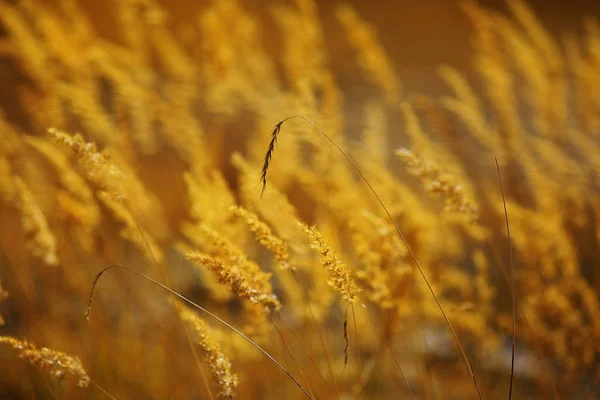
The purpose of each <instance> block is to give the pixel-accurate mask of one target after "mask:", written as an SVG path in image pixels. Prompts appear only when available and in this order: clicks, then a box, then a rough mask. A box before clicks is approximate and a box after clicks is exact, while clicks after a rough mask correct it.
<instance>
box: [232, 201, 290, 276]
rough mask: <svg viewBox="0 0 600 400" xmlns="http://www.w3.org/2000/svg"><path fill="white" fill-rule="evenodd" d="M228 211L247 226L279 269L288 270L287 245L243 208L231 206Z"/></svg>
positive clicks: (288, 256) (256, 217)
mask: <svg viewBox="0 0 600 400" xmlns="http://www.w3.org/2000/svg"><path fill="white" fill-rule="evenodd" d="M229 211H231V213H232V214H233V215H235V216H237V217H239V218H241V219H242V220H243V221H244V222H245V223H246V225H248V227H249V228H250V231H252V233H254V236H255V237H256V239H257V240H258V241H259V243H260V244H261V245H263V246H264V247H265V248H266V249H267V250H269V251H271V252H272V253H273V254H274V255H275V258H276V259H277V262H278V263H279V268H280V269H282V270H285V269H288V268H290V255H289V253H288V248H287V245H286V244H285V243H284V241H283V240H281V239H280V238H278V237H277V236H275V235H274V234H273V232H272V231H271V229H270V228H269V227H268V226H267V224H265V223H264V222H262V221H261V220H260V219H259V218H258V216H257V215H256V214H254V213H253V212H250V211H248V210H246V209H245V208H242V207H238V206H231V207H229Z"/></svg>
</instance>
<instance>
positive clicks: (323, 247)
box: [298, 222, 360, 303]
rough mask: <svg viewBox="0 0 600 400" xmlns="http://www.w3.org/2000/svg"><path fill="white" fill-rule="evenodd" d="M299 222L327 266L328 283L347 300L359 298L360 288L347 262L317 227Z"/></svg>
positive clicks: (351, 300) (352, 300)
mask: <svg viewBox="0 0 600 400" xmlns="http://www.w3.org/2000/svg"><path fill="white" fill-rule="evenodd" d="M298 224H299V225H300V227H301V228H302V229H303V230H304V232H306V234H307V235H308V239H309V241H310V247H312V248H313V249H315V250H316V251H317V252H318V253H319V254H320V256H321V264H323V266H324V267H325V268H327V271H328V273H329V279H328V280H327V284H329V286H331V287H332V288H333V290H335V291H336V292H338V293H340V294H341V295H342V298H343V299H344V300H346V301H347V302H349V303H353V302H355V301H356V300H358V293H360V288H359V287H358V285H357V284H356V283H355V282H354V279H353V278H352V275H351V273H350V269H349V268H348V266H347V265H346V263H344V262H343V261H342V260H340V259H339V257H338V256H337V254H336V253H335V252H334V251H333V249H332V248H331V246H329V244H327V242H325V239H324V238H323V236H322V235H321V233H320V232H319V231H318V230H317V229H316V228H315V227H311V226H308V225H306V224H304V223H302V222H298Z"/></svg>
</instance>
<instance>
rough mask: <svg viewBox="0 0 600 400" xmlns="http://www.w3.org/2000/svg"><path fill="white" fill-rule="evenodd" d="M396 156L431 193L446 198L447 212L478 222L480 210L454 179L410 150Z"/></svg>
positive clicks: (403, 150) (404, 150)
mask: <svg viewBox="0 0 600 400" xmlns="http://www.w3.org/2000/svg"><path fill="white" fill-rule="evenodd" d="M396 154H397V155H398V156H399V157H400V158H401V159H402V161H404V163H405V164H406V165H408V166H409V167H410V169H411V173H412V174H413V175H416V176H418V177H419V178H420V179H421V181H422V182H423V183H424V184H425V189H426V190H427V191H428V192H429V193H432V194H436V195H441V196H443V197H444V202H445V206H444V208H445V209H446V210H448V211H455V212H458V213H461V214H465V215H466V216H467V217H468V218H469V221H470V222H473V223H474V222H477V220H478V219H479V208H478V207H477V205H475V204H474V203H473V202H471V201H470V200H468V199H467V196H466V195H465V192H464V190H463V188H462V186H461V185H459V184H457V183H456V182H454V181H453V180H452V177H450V176H448V175H446V174H443V173H442V172H441V171H440V170H439V169H438V168H437V167H436V166H435V165H433V164H432V163H431V162H428V161H427V160H425V159H424V158H423V157H420V156H417V155H416V154H414V153H413V152H412V151H410V150H408V149H405V148H400V149H398V150H396Z"/></svg>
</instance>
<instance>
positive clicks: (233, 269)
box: [186, 252, 281, 312]
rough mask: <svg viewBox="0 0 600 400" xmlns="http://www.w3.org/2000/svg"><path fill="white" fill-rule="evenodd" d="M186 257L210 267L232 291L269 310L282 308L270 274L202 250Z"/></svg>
mask: <svg viewBox="0 0 600 400" xmlns="http://www.w3.org/2000/svg"><path fill="white" fill-rule="evenodd" d="M186 257H187V258H188V260H190V261H192V262H194V263H196V264H200V265H203V266H205V267H206V268H208V269H210V270H211V271H212V272H213V273H214V274H215V275H217V277H218V279H219V282H221V283H224V284H226V285H228V286H229V288H230V289H231V291H232V292H234V293H236V294H237V295H238V296H240V297H242V298H244V299H246V300H248V301H249V302H250V303H253V304H261V305H263V306H264V307H265V310H266V311H267V312H272V311H278V310H280V309H281V303H280V302H279V300H278V299H277V297H276V296H275V295H274V294H273V292H272V288H271V284H270V283H269V277H270V274H268V273H265V272H262V271H260V270H254V269H248V268H247V265H244V263H239V264H235V265H229V264H227V263H225V261H223V260H222V259H220V258H217V257H212V256H210V255H208V254H203V253H200V252H190V253H187V254H186Z"/></svg>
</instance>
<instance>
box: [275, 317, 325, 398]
mask: <svg viewBox="0 0 600 400" xmlns="http://www.w3.org/2000/svg"><path fill="white" fill-rule="evenodd" d="M269 320H270V321H271V324H272V325H273V327H274V328H275V331H276V332H277V334H278V335H279V338H280V339H281V342H282V343H283V346H284V347H285V350H286V351H287V353H288V354H289V356H290V358H291V360H292V363H293V364H294V366H295V367H296V369H297V370H298V372H300V376H301V377H302V380H303V381H304V384H305V385H306V389H307V390H308V392H309V393H310V395H311V396H312V397H313V398H314V397H315V393H314V391H313V390H312V389H311V387H310V384H309V383H308V379H306V376H305V375H304V370H303V369H302V367H300V365H299V364H298V363H297V362H296V358H295V357H294V354H293V353H292V351H291V350H290V346H288V344H287V341H286V340H285V337H284V336H283V333H282V332H281V329H279V327H278V326H277V324H276V323H275V321H274V320H273V317H272V316H271V315H269Z"/></svg>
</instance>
